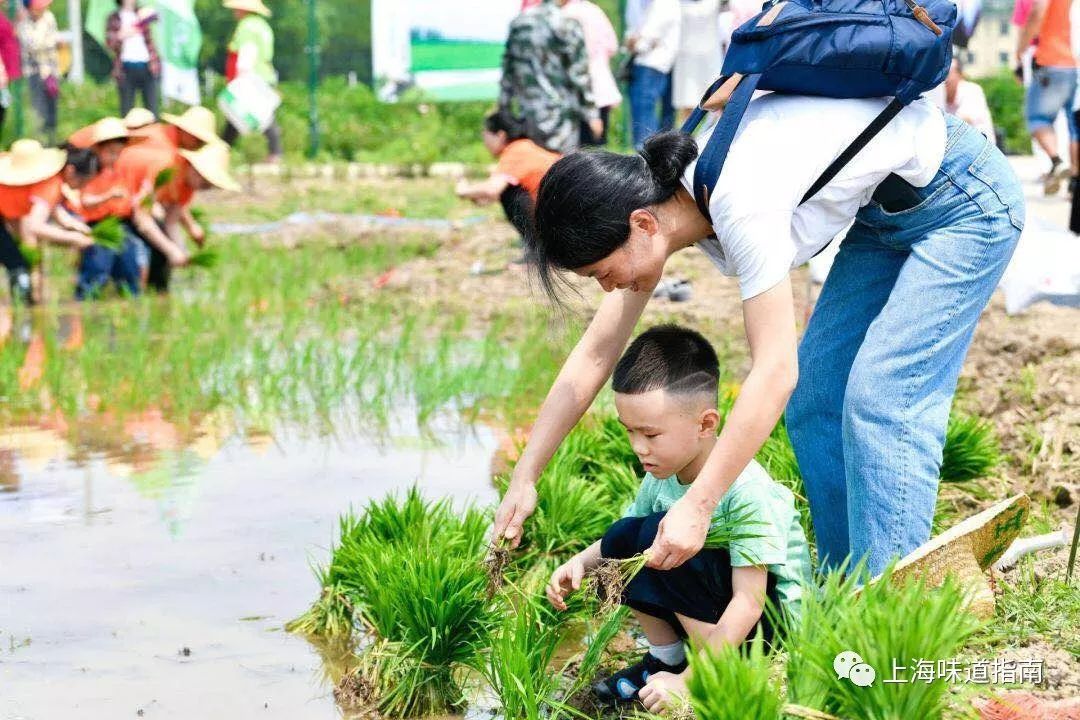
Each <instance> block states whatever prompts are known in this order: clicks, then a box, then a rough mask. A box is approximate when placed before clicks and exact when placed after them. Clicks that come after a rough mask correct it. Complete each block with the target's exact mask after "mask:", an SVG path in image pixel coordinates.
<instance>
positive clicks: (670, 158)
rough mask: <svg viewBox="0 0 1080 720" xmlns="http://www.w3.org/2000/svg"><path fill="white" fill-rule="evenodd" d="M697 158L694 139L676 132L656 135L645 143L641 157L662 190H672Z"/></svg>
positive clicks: (670, 131)
mask: <svg viewBox="0 0 1080 720" xmlns="http://www.w3.org/2000/svg"><path fill="white" fill-rule="evenodd" d="M697 156H698V146H697V143H696V142H695V141H694V138H693V137H691V136H690V135H688V134H687V133H684V132H680V131H678V130H669V131H668V132H662V133H657V134H656V135H653V136H652V137H650V138H649V139H648V140H646V141H645V146H644V147H643V148H642V149H641V157H643V158H645V163H646V164H647V165H648V166H649V172H651V173H652V176H653V179H654V180H655V181H656V183H657V185H659V186H660V187H662V188H674V187H675V186H676V185H678V183H679V179H680V178H682V176H683V173H685V172H686V168H687V166H688V165H690V163H692V162H693V161H694V160H695V159H696V158H697Z"/></svg>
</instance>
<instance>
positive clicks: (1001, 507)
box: [875, 494, 1031, 618]
mask: <svg viewBox="0 0 1080 720" xmlns="http://www.w3.org/2000/svg"><path fill="white" fill-rule="evenodd" d="M1030 507H1031V499H1030V498H1028V496H1027V495H1023V494H1021V495H1016V496H1014V497H1011V498H1009V499H1008V500H1005V501H1003V502H1000V503H998V504H997V505H994V506H993V507H991V508H989V509H987V510H983V511H982V512H981V513H979V514H978V515H973V516H972V517H969V518H968V519H967V520H964V521H963V522H961V523H960V524H959V525H956V526H954V527H952V528H949V529H948V530H946V531H945V532H943V533H942V534H940V535H938V536H937V537H936V538H933V539H932V540H930V542H927V543H925V544H923V545H921V546H920V547H918V548H916V549H915V550H914V551H913V552H912V553H911V554H909V555H908V556H907V557H905V558H903V559H902V560H900V562H899V563H897V565H896V567H895V568H894V570H893V577H894V578H895V579H897V580H902V579H907V578H912V579H921V580H923V581H924V582H926V584H927V585H928V586H930V587H934V586H937V585H940V584H941V583H942V582H944V580H945V576H946V575H952V576H953V577H954V578H956V580H957V581H959V582H960V583H961V584H962V585H963V586H964V587H965V588H967V589H968V590H969V592H970V594H969V597H968V609H969V610H970V611H971V612H972V613H974V614H975V615H978V616H979V617H983V618H987V617H990V616H992V615H993V614H994V593H993V591H992V590H991V589H990V583H989V582H988V581H987V579H986V575H985V571H986V570H987V568H989V567H990V566H991V565H993V564H994V561H996V560H997V559H998V558H999V557H1001V555H1002V553H1004V552H1005V551H1006V550H1007V549H1008V548H1009V546H1010V545H1012V542H1013V540H1015V539H1016V538H1017V536H1018V535H1019V534H1020V531H1021V529H1023V527H1024V521H1025V520H1026V519H1027V513H1028V509H1029V508H1030ZM876 579H877V578H875V580H876Z"/></svg>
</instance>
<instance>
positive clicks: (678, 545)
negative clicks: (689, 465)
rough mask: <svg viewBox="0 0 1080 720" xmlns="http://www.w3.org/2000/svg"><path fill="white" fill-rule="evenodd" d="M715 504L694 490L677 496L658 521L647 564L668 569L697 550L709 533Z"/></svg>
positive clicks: (658, 568)
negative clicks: (698, 497) (705, 499)
mask: <svg viewBox="0 0 1080 720" xmlns="http://www.w3.org/2000/svg"><path fill="white" fill-rule="evenodd" d="M713 509H714V507H713V506H710V505H709V504H708V503H707V502H702V501H701V500H698V499H697V498H696V497H695V496H694V494H693V493H687V494H686V495H683V496H682V497H681V498H679V499H678V500H677V501H676V502H675V504H674V505H672V506H671V509H669V510H668V511H667V515H665V516H664V519H663V520H661V521H660V527H659V529H658V530H657V532H656V538H655V539H654V540H653V544H652V547H651V548H649V549H648V550H647V552H648V553H649V562H648V567H651V568H653V569H655V570H671V569H672V568H677V567H679V566H680V565H682V564H683V563H684V562H686V561H687V560H689V559H690V558H692V557H694V556H695V555H697V554H698V552H699V551H700V550H701V548H702V547H704V545H705V536H706V535H708V534H709V526H710V525H711V524H712V511H713Z"/></svg>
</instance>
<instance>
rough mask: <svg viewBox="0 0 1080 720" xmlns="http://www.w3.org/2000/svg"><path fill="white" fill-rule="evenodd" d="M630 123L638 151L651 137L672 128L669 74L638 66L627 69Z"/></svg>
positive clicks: (673, 108) (673, 121) (672, 117)
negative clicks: (628, 70) (628, 74)
mask: <svg viewBox="0 0 1080 720" xmlns="http://www.w3.org/2000/svg"><path fill="white" fill-rule="evenodd" d="M658 105H659V111H658V110H657V106H658ZM630 120H631V131H632V132H631V134H632V135H633V138H634V147H635V148H637V149H638V150H640V149H641V147H642V145H644V144H645V139H646V138H647V137H649V136H650V135H654V134H656V133H657V132H659V131H661V130H670V129H671V128H673V127H675V106H674V105H672V104H671V73H662V72H660V71H659V70H654V69H652V68H650V67H645V66H644V65H638V64H637V63H634V64H633V65H631V66H630Z"/></svg>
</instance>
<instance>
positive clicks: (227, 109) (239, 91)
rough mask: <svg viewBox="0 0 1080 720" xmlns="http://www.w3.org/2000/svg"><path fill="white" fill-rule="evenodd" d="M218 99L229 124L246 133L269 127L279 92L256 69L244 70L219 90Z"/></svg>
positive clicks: (260, 130)
mask: <svg viewBox="0 0 1080 720" xmlns="http://www.w3.org/2000/svg"><path fill="white" fill-rule="evenodd" d="M217 101H218V107H219V108H221V112H222V113H223V114H224V115H225V118H226V119H227V120H228V121H229V122H230V123H231V124H232V126H233V127H235V128H236V129H237V130H239V131H240V132H241V134H244V135H247V134H248V133H261V132H262V131H263V130H266V128H268V127H270V123H272V122H273V121H274V112H275V111H276V110H277V108H278V105H280V104H281V96H280V95H278V92H277V90H275V89H274V88H273V87H271V85H270V83H268V82H266V81H265V80H263V79H262V78H261V77H259V76H258V75H256V74H255V73H244V74H243V75H240V76H239V77H237V78H235V79H234V80H233V81H232V82H230V83H229V84H228V85H227V86H225V89H224V90H222V91H221V92H220V93H218V98H217Z"/></svg>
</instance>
